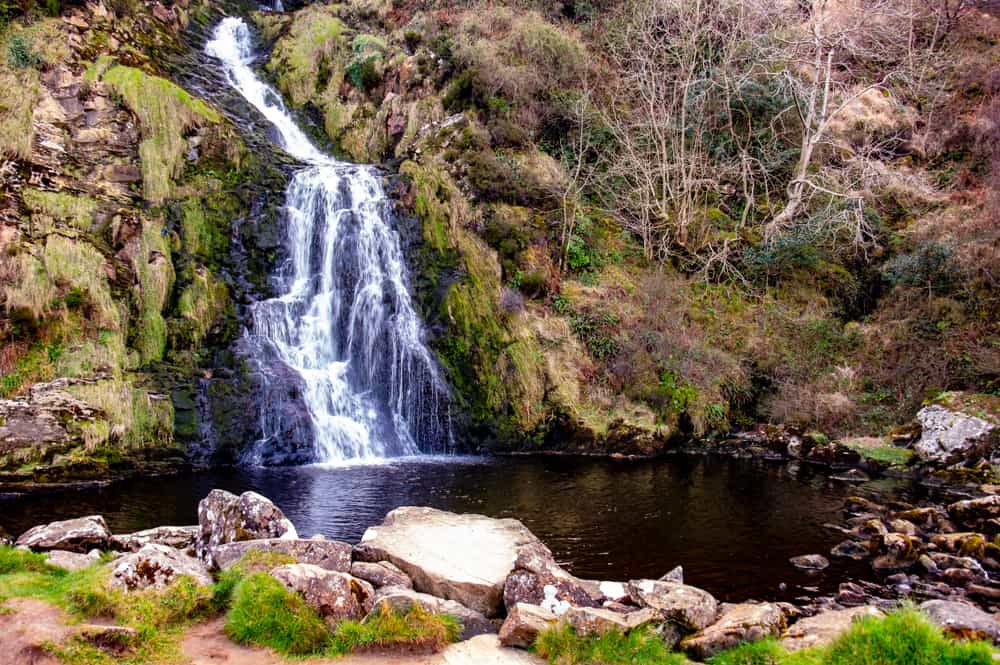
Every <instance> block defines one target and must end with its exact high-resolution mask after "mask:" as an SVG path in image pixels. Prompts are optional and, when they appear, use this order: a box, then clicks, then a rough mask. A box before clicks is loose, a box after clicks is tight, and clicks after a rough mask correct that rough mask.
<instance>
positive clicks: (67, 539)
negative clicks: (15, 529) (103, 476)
mask: <svg viewBox="0 0 1000 665" xmlns="http://www.w3.org/2000/svg"><path fill="white" fill-rule="evenodd" d="M110 538H111V532H110V531H108V525H107V523H106V522H105V521H104V518H103V517H101V516H100V515H89V516H87V517H78V518H76V519H72V520H63V521H61V522H52V523H50V524H43V525H40V526H36V527H32V528H31V529H28V530H27V531H25V532H24V533H22V534H21V536H20V537H19V538H18V539H17V542H16V545H17V546H18V547H27V548H30V549H32V550H35V551H46V550H65V551H67V552H81V553H86V552H89V551H90V550H92V549H94V548H97V549H101V550H103V549H106V548H107V546H108V540H109V539H110Z"/></svg>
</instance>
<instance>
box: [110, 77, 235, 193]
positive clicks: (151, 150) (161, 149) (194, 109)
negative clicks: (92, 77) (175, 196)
mask: <svg viewBox="0 0 1000 665" xmlns="http://www.w3.org/2000/svg"><path fill="white" fill-rule="evenodd" d="M101 79H102V80H103V81H104V82H106V83H107V84H109V85H111V86H112V87H113V88H114V89H115V90H116V91H117V92H118V93H119V94H120V95H121V96H122V98H123V99H124V100H125V103H126V104H127V105H128V107H129V109H131V110H132V112H133V113H135V114H136V116H137V117H138V118H139V125H140V128H141V130H142V136H143V140H142V143H141V144H140V145H139V156H140V158H141V159H142V178H143V186H144V189H145V196H146V199H147V200H149V201H153V202H160V201H163V200H164V199H166V198H168V197H169V196H170V195H171V192H172V191H173V183H174V180H176V179H177V178H178V177H180V175H181V172H182V171H183V166H184V153H185V152H186V151H187V148H188V144H187V140H186V139H185V132H187V131H188V130H190V129H193V128H196V127H202V126H205V125H206V124H218V123H221V122H222V116H221V115H219V113H218V112H217V111H216V110H215V109H213V108H212V107H210V106H209V105H208V104H206V103H205V102H203V101H201V100H200V99H197V98H195V97H192V96H191V95H190V94H189V93H188V92H187V91H186V90H184V89H183V88H181V87H180V86H178V85H176V84H174V83H172V82H170V81H168V80H166V79H163V78H160V77H158V76H150V75H149V74H146V73H145V72H143V71H142V70H139V69H135V68H134V67H125V66H123V65H115V66H113V67H110V68H109V69H107V71H105V72H104V73H103V75H102V76H101Z"/></svg>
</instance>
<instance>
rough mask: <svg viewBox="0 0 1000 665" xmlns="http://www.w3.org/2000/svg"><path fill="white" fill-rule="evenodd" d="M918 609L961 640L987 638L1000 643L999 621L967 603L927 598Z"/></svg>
mask: <svg viewBox="0 0 1000 665" xmlns="http://www.w3.org/2000/svg"><path fill="white" fill-rule="evenodd" d="M920 609H921V610H922V611H923V612H924V614H926V615H927V616H928V617H929V618H930V620H931V621H933V622H934V623H936V624H938V625H939V626H941V628H942V629H943V630H944V632H945V633H946V634H948V635H950V636H951V637H954V638H957V639H963V640H989V641H991V642H993V643H995V644H996V643H1000V623H998V622H997V620H996V618H995V617H994V616H993V615H992V614H987V613H986V612H984V611H982V610H981V609H979V608H978V607H976V606H974V605H970V604H967V603H960V602H956V601H949V600H928V601H927V602H925V603H923V604H921V605H920Z"/></svg>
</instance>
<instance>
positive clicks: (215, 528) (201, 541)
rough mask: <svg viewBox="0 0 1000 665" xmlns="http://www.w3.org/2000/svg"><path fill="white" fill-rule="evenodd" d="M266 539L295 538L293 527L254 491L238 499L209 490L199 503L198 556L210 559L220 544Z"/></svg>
mask: <svg viewBox="0 0 1000 665" xmlns="http://www.w3.org/2000/svg"><path fill="white" fill-rule="evenodd" d="M262 538H263V539H266V538H282V539H288V540H292V539H296V538H298V534H297V533H296V531H295V526H294V525H292V523H291V521H289V519H288V518H287V517H285V514H284V513H282V512H281V509H280V508H278V507H277V506H276V505H274V504H273V503H272V502H271V500H270V499H268V498H266V497H263V496H261V495H260V494H257V493H256V492H244V493H243V494H241V495H240V496H236V495H235V494H230V493H229V492H226V491H224V490H218V489H216V490H212V491H211V492H209V494H208V496H206V497H205V498H204V499H202V500H201V502H199V503H198V538H197V541H196V548H197V551H198V555H199V556H200V557H202V558H203V559H205V560H207V561H211V560H212V551H213V550H214V549H215V548H216V547H218V546H219V545H224V544H226V543H234V542H239V541H243V540H256V539H262Z"/></svg>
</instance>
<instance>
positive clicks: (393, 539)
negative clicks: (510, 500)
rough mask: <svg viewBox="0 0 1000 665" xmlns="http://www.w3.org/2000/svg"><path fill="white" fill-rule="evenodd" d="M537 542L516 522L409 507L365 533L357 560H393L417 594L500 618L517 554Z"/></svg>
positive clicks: (538, 542)
mask: <svg viewBox="0 0 1000 665" xmlns="http://www.w3.org/2000/svg"><path fill="white" fill-rule="evenodd" d="M536 543H537V544H541V542H540V541H539V540H538V538H536V537H535V535H534V534H533V533H531V532H530V531H529V530H528V529H527V527H525V526H524V525H523V524H521V523H520V522H519V521H517V520H514V519H494V518H490V517H485V516H483V515H458V514H455V513H449V512H446V511H443V510H435V509H433V508H416V507H410V506H405V507H403V508H397V509H396V510H393V511H392V512H391V513H389V514H388V515H386V517H385V520H384V521H383V523H382V525H381V526H376V527H371V528H369V529H368V530H367V531H366V532H365V535H364V536H363V537H362V539H361V543H360V545H358V546H357V547H356V548H355V558H358V559H361V560H364V561H373V562H375V561H389V562H391V563H393V564H395V565H396V566H398V567H399V568H400V569H401V570H402V571H403V572H404V573H406V574H407V575H409V576H410V578H411V579H412V580H413V588H414V589H416V590H417V591H421V592H424V593H429V594H431V595H434V596H438V597H440V598H447V599H449V600H455V601H458V602H459V603H461V604H463V605H465V606H466V607H468V608H470V609H473V610H475V611H477V612H481V613H482V614H485V615H486V616H497V615H499V614H500V613H501V608H502V607H503V587H504V581H505V580H506V579H507V575H508V574H510V572H511V571H512V570H513V569H514V563H515V561H516V560H517V556H518V552H519V551H520V550H521V548H523V547H524V546H526V545H533V544H536Z"/></svg>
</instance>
